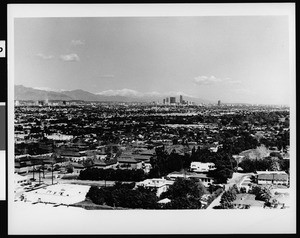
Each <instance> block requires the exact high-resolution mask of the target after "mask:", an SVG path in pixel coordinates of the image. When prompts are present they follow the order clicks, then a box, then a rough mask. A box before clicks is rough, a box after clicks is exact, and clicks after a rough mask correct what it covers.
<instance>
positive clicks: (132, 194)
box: [86, 183, 158, 209]
mask: <svg viewBox="0 0 300 238" xmlns="http://www.w3.org/2000/svg"><path fill="white" fill-rule="evenodd" d="M134 186H135V185H134V183H132V184H121V183H116V185H114V186H113V187H105V188H98V187H96V186H92V187H91V188H90V190H89V192H88V193H87V195H86V197H87V198H89V199H90V200H91V201H92V202H93V203H95V204H98V205H108V206H111V207H123V208H142V209H157V208H158V204H157V201H158V198H157V196H156V191H155V190H153V189H147V188H144V187H138V188H137V189H133V188H134Z"/></svg>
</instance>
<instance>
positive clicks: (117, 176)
mask: <svg viewBox="0 0 300 238" xmlns="http://www.w3.org/2000/svg"><path fill="white" fill-rule="evenodd" d="M145 178H146V174H145V172H144V170H142V169H137V170H127V169H124V170H123V169H98V168H87V169H85V170H82V171H80V174H79V176H78V179H81V180H95V181H98V180H108V181H110V180H111V181H134V182H138V181H142V180H144V179H145Z"/></svg>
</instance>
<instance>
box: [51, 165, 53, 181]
mask: <svg viewBox="0 0 300 238" xmlns="http://www.w3.org/2000/svg"><path fill="white" fill-rule="evenodd" d="M51 173H52V176H51V178H52V185H53V162H52V163H51Z"/></svg>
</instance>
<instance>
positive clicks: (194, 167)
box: [190, 161, 216, 172]
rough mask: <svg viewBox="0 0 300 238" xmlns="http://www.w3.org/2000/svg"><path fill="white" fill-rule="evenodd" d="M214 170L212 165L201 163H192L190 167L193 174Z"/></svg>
mask: <svg viewBox="0 0 300 238" xmlns="http://www.w3.org/2000/svg"><path fill="white" fill-rule="evenodd" d="M214 169H216V168H215V164H214V163H202V162H197V161H194V162H192V163H191V166H190V170H191V171H193V172H208V171H210V170H214Z"/></svg>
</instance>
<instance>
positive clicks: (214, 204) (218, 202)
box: [206, 191, 224, 209]
mask: <svg viewBox="0 0 300 238" xmlns="http://www.w3.org/2000/svg"><path fill="white" fill-rule="evenodd" d="M223 193H224V191H223V192H222V193H221V194H220V195H219V196H218V197H217V198H216V199H215V200H213V201H212V203H211V204H209V206H208V207H207V208H206V209H213V207H214V206H218V205H220V200H221V197H222V195H223Z"/></svg>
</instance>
